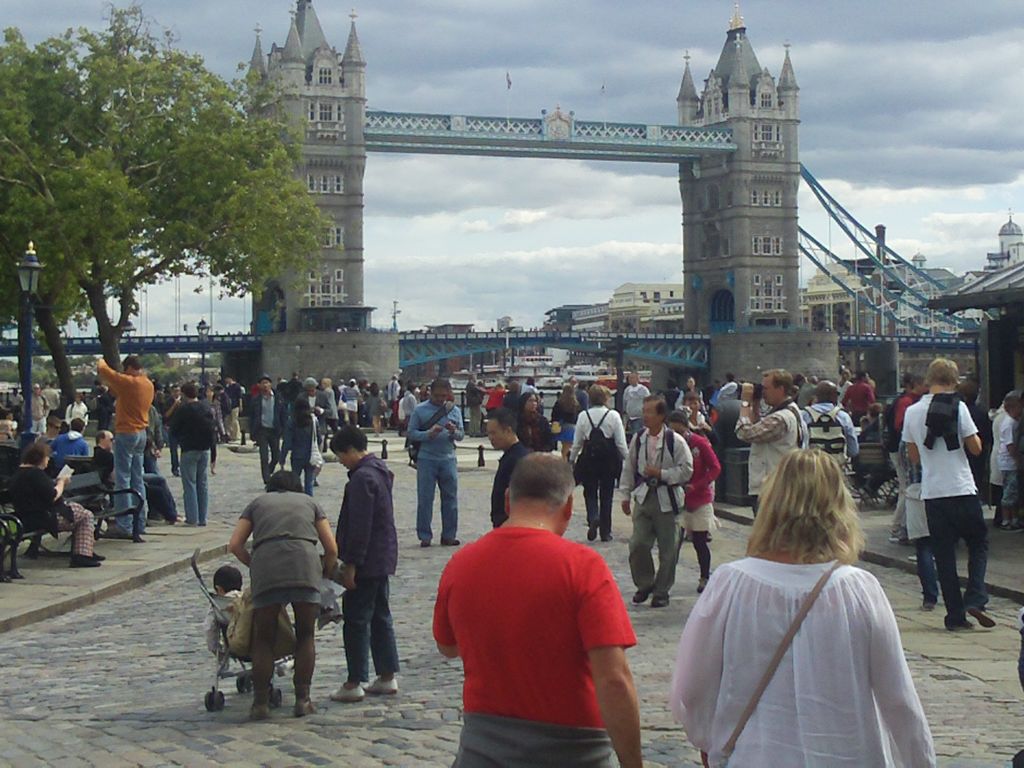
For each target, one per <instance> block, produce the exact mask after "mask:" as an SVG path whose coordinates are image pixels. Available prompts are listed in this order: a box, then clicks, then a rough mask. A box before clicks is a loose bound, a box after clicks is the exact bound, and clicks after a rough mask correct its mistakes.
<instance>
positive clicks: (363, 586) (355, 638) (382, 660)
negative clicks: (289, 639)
mask: <svg viewBox="0 0 1024 768" xmlns="http://www.w3.org/2000/svg"><path fill="white" fill-rule="evenodd" d="M389 596H390V590H389V588H388V577H387V576H380V577H378V578H373V579H366V578H363V577H361V576H360V575H359V571H358V570H357V571H356V588H355V589H349V590H346V591H345V594H344V595H342V597H341V614H342V617H343V619H344V622H345V623H344V625H343V626H342V630H341V634H342V638H343V639H344V641H345V664H346V666H347V667H348V682H350V683H358V682H369V680H370V659H369V657H370V655H371V654H372V655H373V668H374V670H376V672H377V675H378V676H380V675H393V674H395V673H396V672H398V671H399V669H398V648H397V646H396V645H395V629H394V625H393V624H392V621H391V606H390V605H389V604H388V598H389Z"/></svg>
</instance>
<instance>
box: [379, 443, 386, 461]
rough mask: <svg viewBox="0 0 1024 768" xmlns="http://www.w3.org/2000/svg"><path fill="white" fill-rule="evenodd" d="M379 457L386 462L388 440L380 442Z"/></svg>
mask: <svg viewBox="0 0 1024 768" xmlns="http://www.w3.org/2000/svg"><path fill="white" fill-rule="evenodd" d="M380 457H381V458H382V459H384V461H387V459H388V439H387V438H384V439H383V440H381V441H380Z"/></svg>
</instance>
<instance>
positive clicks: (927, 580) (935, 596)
mask: <svg viewBox="0 0 1024 768" xmlns="http://www.w3.org/2000/svg"><path fill="white" fill-rule="evenodd" d="M914 547H915V548H916V549H917V578H918V579H919V580H920V582H921V596H922V597H923V599H924V602H926V603H931V604H932V605H935V604H936V603H937V602H939V581H938V576H937V575H936V571H935V555H933V554H932V539H931V537H930V536H922V537H921V538H920V539H914Z"/></svg>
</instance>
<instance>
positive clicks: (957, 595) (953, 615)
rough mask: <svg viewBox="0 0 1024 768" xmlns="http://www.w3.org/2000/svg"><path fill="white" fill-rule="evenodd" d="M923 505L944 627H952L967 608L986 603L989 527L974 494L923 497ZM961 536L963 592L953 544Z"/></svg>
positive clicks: (981, 607) (958, 622)
mask: <svg viewBox="0 0 1024 768" xmlns="http://www.w3.org/2000/svg"><path fill="white" fill-rule="evenodd" d="M924 508H925V512H926V513H927V514H928V532H929V533H930V534H931V537H930V538H931V540H932V551H933V552H934V553H935V566H936V569H937V570H938V576H939V586H940V587H941V588H942V601H943V602H944V603H945V604H946V626H947V627H953V626H956V625H958V624H962V623H963V622H964V621H966V620H967V614H966V609H968V608H979V609H982V610H983V609H984V608H985V605H986V604H987V603H988V592H987V590H986V589H985V570H986V568H987V566H988V529H987V528H986V527H985V518H984V517H982V513H981V499H979V498H978V496H977V495H974V496H949V497H946V498H942V499H925V502H924ZM960 539H963V540H964V542H965V543H966V544H967V589H966V591H965V592H963V593H961V592H960V578H959V576H958V575H957V572H956V545H957V541H959V540H960Z"/></svg>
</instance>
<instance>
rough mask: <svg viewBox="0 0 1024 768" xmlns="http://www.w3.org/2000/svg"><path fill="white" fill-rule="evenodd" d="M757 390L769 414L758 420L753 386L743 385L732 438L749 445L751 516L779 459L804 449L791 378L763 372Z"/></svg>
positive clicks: (804, 435) (804, 434)
mask: <svg viewBox="0 0 1024 768" xmlns="http://www.w3.org/2000/svg"><path fill="white" fill-rule="evenodd" d="M761 390H762V392H761V399H763V400H764V402H765V403H766V404H767V405H769V406H770V407H771V411H769V413H768V414H767V415H765V416H763V417H762V416H761V403H760V402H759V401H758V400H755V399H754V385H753V384H751V383H750V382H747V383H745V384H744V385H743V389H742V390H741V395H740V417H739V420H738V421H737V422H736V437H738V438H739V439H740V440H745V441H746V442H748V443H750V462H749V464H748V470H749V477H748V480H747V492H748V493H749V494H750V495H751V496H753V497H754V498H753V503H752V506H753V508H754V514H755V515H757V499H758V496H759V495H760V493H761V484H762V483H763V482H764V481H765V479H766V478H767V477H768V475H770V474H771V473H772V472H774V471H775V467H777V466H778V465H779V462H780V461H782V457H783V456H785V455H786V454H787V453H789V452H790V451H792V450H794V449H796V448H806V447H807V427H806V426H805V425H804V421H803V418H802V417H801V416H800V409H799V408H797V406H796V403H794V402H793V397H792V394H793V376H792V374H790V373H789V372H788V371H783V370H781V369H776V370H771V371H765V373H764V378H763V379H762V380H761Z"/></svg>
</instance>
